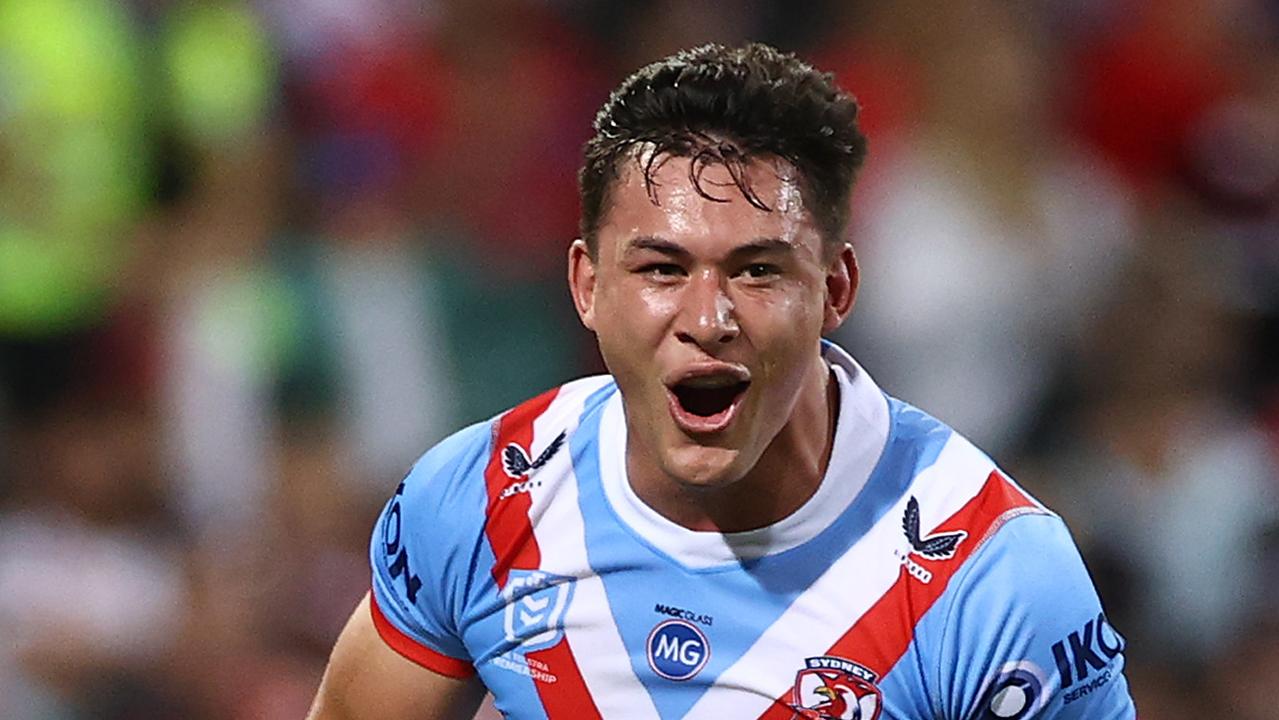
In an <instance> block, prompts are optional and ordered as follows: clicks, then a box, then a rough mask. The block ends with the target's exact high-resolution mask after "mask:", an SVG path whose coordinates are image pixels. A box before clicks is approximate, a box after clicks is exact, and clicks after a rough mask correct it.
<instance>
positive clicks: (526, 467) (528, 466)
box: [502, 431, 566, 478]
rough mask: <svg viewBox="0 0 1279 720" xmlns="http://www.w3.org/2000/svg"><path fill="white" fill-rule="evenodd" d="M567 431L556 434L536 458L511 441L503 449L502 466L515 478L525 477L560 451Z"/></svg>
mask: <svg viewBox="0 0 1279 720" xmlns="http://www.w3.org/2000/svg"><path fill="white" fill-rule="evenodd" d="M565 435H566V433H564V432H562V431H561V432H560V434H559V435H556V436H555V439H554V440H552V441H551V443H550V444H549V445H547V446H546V449H545V450H543V451H542V453H541V454H540V455H538V456H537V459H536V460H533V459H530V458H529V454H528V452H527V451H525V450H524V448H522V447H520V446H519V445H516V444H515V443H511V444H509V445H507V446H506V449H504V450H503V451H502V468H503V469H505V470H506V474H507V475H510V476H511V477H513V478H518V477H523V476H525V475H528V474H529V473H531V472H533V471H534V470H537V469H538V468H540V467H542V466H543V465H545V464H546V463H548V462H550V461H551V458H553V457H555V453H557V452H559V450H560V447H562V446H563V445H564V438H565Z"/></svg>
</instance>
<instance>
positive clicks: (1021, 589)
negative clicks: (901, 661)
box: [933, 515, 1136, 720]
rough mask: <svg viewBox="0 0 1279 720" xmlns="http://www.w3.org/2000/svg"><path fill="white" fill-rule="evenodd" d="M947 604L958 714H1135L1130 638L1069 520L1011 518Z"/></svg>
mask: <svg viewBox="0 0 1279 720" xmlns="http://www.w3.org/2000/svg"><path fill="white" fill-rule="evenodd" d="M957 579H958V581H959V584H958V586H957V588H956V592H955V593H954V595H952V599H951V601H950V605H949V607H948V608H947V617H946V619H945V630H944V636H943V639H942V642H941V645H940V653H941V657H940V658H938V659H937V660H938V662H936V663H935V664H933V667H935V668H936V669H937V672H938V677H937V682H938V684H937V687H939V688H942V695H943V699H942V701H943V703H944V704H945V706H944V707H942V708H938V710H939V716H940V717H944V718H948V719H949V720H987V719H989V720H994V719H996V718H1036V720H1068V719H1074V718H1087V720H1132V719H1133V718H1134V717H1135V716H1136V710H1135V709H1134V707H1133V703H1132V699H1131V698H1130V697H1129V694H1128V686H1127V682H1126V680H1125V678H1124V676H1123V669H1124V655H1123V651H1124V640H1123V638H1122V637H1121V636H1120V634H1119V633H1118V632H1117V631H1116V630H1115V628H1114V627H1113V626H1112V625H1111V624H1110V623H1109V621H1108V620H1107V619H1106V615H1105V613H1104V612H1103V610H1102V607H1101V602H1100V600H1099V599H1098V597H1097V592H1096V590H1095V589H1094V587H1093V582H1092V579H1091V578H1090V577H1089V575H1088V571H1087V569H1086V568H1085V567H1084V563H1083V560H1082V558H1081V557H1080V556H1079V552H1078V550H1077V549H1076V548H1075V545H1074V542H1073V540H1072V539H1071V537H1070V533H1069V532H1068V531H1067V529H1066V526H1065V524H1064V523H1063V522H1062V521H1061V519H1060V518H1058V517H1056V516H1054V515H1028V516H1024V517H1020V518H1016V519H1014V520H1011V521H1010V522H1009V523H1008V524H1007V525H1005V526H1004V527H1002V528H1001V529H1000V530H999V531H998V532H997V533H996V534H995V535H994V536H993V537H991V538H990V539H988V540H987V541H986V543H985V544H984V545H983V546H982V547H981V548H980V549H979V550H978V551H977V552H976V553H975V554H974V555H973V557H972V558H970V559H969V563H968V565H967V566H966V567H965V568H964V570H963V571H962V572H961V574H960V576H959V577H958V578H957Z"/></svg>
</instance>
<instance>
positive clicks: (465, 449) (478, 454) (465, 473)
mask: <svg viewBox="0 0 1279 720" xmlns="http://www.w3.org/2000/svg"><path fill="white" fill-rule="evenodd" d="M615 388H616V386H615V385H614V384H613V382H612V378H611V377H609V376H606V375H598V376H591V377H586V378H581V379H579V380H574V381H572V382H569V383H566V384H564V385H561V386H559V387H556V388H552V389H550V390H547V391H546V392H544V393H541V394H540V395H537V396H536V397H533V398H530V399H528V400H526V401H524V402H522V403H520V404H519V405H516V406H514V407H512V408H510V409H508V410H506V411H503V412H502V413H499V414H498V415H495V416H493V417H491V418H488V419H486V420H483V421H481V422H477V423H475V424H473V425H470V426H468V427H465V428H463V429H461V430H459V431H457V432H455V433H453V434H452V435H450V436H448V437H447V438H445V439H444V440H442V441H440V442H439V443H438V444H436V445H435V446H434V447H432V448H431V449H430V450H428V451H427V452H426V453H425V454H423V455H422V456H421V457H420V458H419V459H418V460H417V462H415V463H414V464H413V467H412V468H411V469H410V470H409V472H408V475H407V476H406V477H405V478H404V481H403V482H402V483H401V486H400V488H398V489H397V493H396V494H397V495H402V496H403V499H404V501H410V500H415V499H418V498H419V497H421V496H429V497H430V498H431V499H433V500H447V499H448V498H450V497H453V496H456V495H458V494H467V493H466V492H465V490H466V488H467V487H468V486H471V485H475V484H477V483H478V484H483V483H484V481H485V476H492V475H494V474H495V473H497V472H500V473H503V474H505V475H507V476H509V477H518V476H519V475H521V474H523V473H522V472H521V471H522V470H526V469H527V468H526V467H524V466H525V465H527V464H532V463H535V462H537V458H538V454H539V451H541V452H546V451H548V450H550V448H551V446H554V447H555V449H556V450H558V448H559V447H561V446H562V445H563V443H564V442H565V441H566V440H567V435H568V433H567V432H564V431H560V432H558V433H552V434H551V435H550V436H547V433H548V432H550V431H551V430H552V429H553V428H574V429H575V428H576V427H577V425H578V422H577V421H578V419H579V418H580V417H581V416H582V415H583V414H584V413H586V412H588V411H590V410H592V409H593V407H594V406H595V405H599V404H601V403H602V399H603V398H606V397H607V395H608V394H611V393H610V392H609V391H611V390H614V389H615ZM539 440H541V441H542V443H541V444H540V445H539V443H538V441H539ZM517 451H518V452H517Z"/></svg>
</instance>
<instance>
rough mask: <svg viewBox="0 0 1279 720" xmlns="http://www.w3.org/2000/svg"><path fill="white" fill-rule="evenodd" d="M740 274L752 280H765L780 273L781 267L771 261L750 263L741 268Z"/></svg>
mask: <svg viewBox="0 0 1279 720" xmlns="http://www.w3.org/2000/svg"><path fill="white" fill-rule="evenodd" d="M741 274H742V275H745V276H746V277H748V278H751V279H752V280H766V279H768V278H773V277H777V276H778V275H781V274H782V269H781V268H780V267H778V266H776V265H773V264H771V263H751V264H750V265H747V266H746V267H744V268H742V272H741Z"/></svg>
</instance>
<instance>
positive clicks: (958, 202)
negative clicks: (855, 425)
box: [841, 2, 1130, 457]
mask: <svg viewBox="0 0 1279 720" xmlns="http://www.w3.org/2000/svg"><path fill="white" fill-rule="evenodd" d="M904 7H907V8H909V6H904ZM935 12H944V13H945V16H944V17H943V18H941V19H939V18H936V17H931V15H930V16H928V17H925V16H924V15H923V14H922V13H920V14H917V15H914V16H911V17H908V18H906V20H911V19H913V20H914V21H916V22H928V23H929V25H928V27H929V28H934V29H932V30H930V31H928V32H925V31H923V30H921V29H919V28H915V29H913V32H915V33H916V34H918V35H919V36H920V40H919V42H920V43H921V45H920V49H921V52H922V53H924V54H923V55H922V57H921V62H920V65H921V70H922V72H923V73H924V81H923V82H924V88H925V90H924V92H925V96H924V97H925V101H924V106H923V115H922V117H921V118H920V120H919V123H918V124H917V125H916V126H915V127H914V128H913V129H912V130H911V131H910V133H909V134H908V135H907V136H904V137H903V138H902V140H901V143H900V144H899V145H898V147H897V148H896V153H895V154H893V155H892V156H891V157H890V158H888V159H887V160H886V161H885V165H886V166H885V165H881V167H880V168H879V170H878V174H877V175H876V176H875V177H874V178H872V179H873V182H872V183H871V184H870V185H869V186H867V187H865V188H863V189H862V190H861V192H862V199H861V203H862V205H863V206H864V208H865V209H864V210H863V211H862V213H861V215H860V220H855V222H857V223H858V224H859V226H860V227H859V229H858V235H857V237H856V238H855V244H856V246H857V250H858V255H859V258H860V265H861V270H862V282H861V289H860V291H859V297H858V305H857V309H856V311H855V312H854V313H853V315H852V317H851V318H850V321H849V323H847V324H846V325H845V328H844V329H843V330H842V331H841V332H842V333H843V335H844V337H845V338H847V340H848V346H849V347H850V348H851V349H852V351H853V352H854V353H856V354H857V355H858V357H860V358H863V361H864V362H865V363H866V365H867V368H868V369H869V370H870V371H871V372H873V373H875V374H876V377H878V378H880V382H882V383H883V384H884V387H885V388H886V389H888V391H889V392H891V393H893V394H896V395H898V396H900V397H902V398H904V399H905V400H907V401H908V402H912V403H917V404H919V405H920V406H922V407H926V408H929V410H930V412H934V413H936V414H937V415H938V417H940V418H941V419H942V420H943V421H945V422H948V423H950V424H952V425H953V426H954V427H955V428H956V429H958V430H960V431H961V432H963V433H965V434H966V435H968V436H970V437H972V438H974V439H975V440H976V441H977V442H978V443H979V444H981V445H983V446H984V447H988V448H990V449H991V451H992V452H993V453H994V454H995V456H996V457H1008V456H1009V455H1010V453H1011V451H1012V450H1015V449H1017V448H1018V447H1019V445H1020V444H1021V443H1022V442H1024V441H1025V440H1026V433H1027V431H1028V430H1029V428H1030V427H1031V425H1032V423H1033V421H1034V420H1035V417H1036V413H1037V412H1038V409H1039V405H1040V403H1041V402H1042V401H1043V399H1044V397H1045V395H1046V393H1047V391H1048V389H1049V388H1050V387H1051V386H1052V383H1053V379H1054V377H1055V375H1056V373H1057V372H1058V371H1059V370H1060V368H1061V363H1062V361H1063V360H1064V359H1065V358H1066V357H1067V353H1068V352H1069V351H1070V349H1071V347H1072V346H1073V345H1074V344H1075V343H1076V342H1077V338H1078V337H1079V335H1080V333H1081V331H1083V330H1084V329H1085V328H1086V327H1087V325H1088V323H1089V321H1090V319H1091V318H1092V316H1093V315H1094V313H1095V308H1096V307H1098V306H1099V305H1100V304H1101V303H1103V302H1104V301H1105V298H1106V295H1107V293H1108V292H1109V290H1110V287H1111V284H1112V282H1113V280H1114V272H1115V270H1116V268H1117V267H1119V265H1120V261H1121V258H1122V257H1123V256H1124V254H1125V253H1126V251H1127V245H1128V242H1129V237H1128V236H1129V232H1130V228H1129V208H1128V206H1127V204H1126V200H1125V198H1124V195H1123V194H1122V192H1121V191H1120V189H1119V188H1118V187H1116V186H1115V185H1114V183H1112V182H1111V181H1110V179H1109V178H1108V177H1107V175H1106V173H1105V172H1104V171H1103V170H1102V169H1101V168H1100V167H1099V166H1098V165H1097V163H1096V162H1095V161H1093V160H1092V159H1091V158H1089V157H1088V156H1087V155H1085V154H1083V153H1081V152H1079V151H1078V150H1077V149H1075V148H1074V147H1072V146H1071V145H1070V144H1069V143H1067V142H1063V141H1062V140H1061V139H1060V138H1055V137H1054V136H1053V135H1052V134H1051V131H1052V128H1053V127H1054V125H1053V123H1052V118H1051V117H1050V116H1049V115H1048V113H1049V111H1050V105H1049V103H1048V101H1047V94H1048V92H1049V90H1050V87H1051V77H1052V76H1051V74H1050V72H1049V70H1050V68H1051V65H1050V64H1049V59H1048V58H1046V57H1044V56H1043V51H1042V50H1041V49H1039V46H1038V45H1036V44H1035V42H1034V35H1033V28H1032V27H1031V26H1030V25H1028V24H1027V22H1026V19H1025V18H1023V17H1020V16H1018V15H1017V14H1016V13H1014V12H1013V11H1012V10H1011V9H1009V8H1008V7H1007V6H1005V5H1003V4H1001V3H997V2H973V3H965V4H962V5H957V6H950V7H949V8H948V9H947V10H945V11H940V10H938V11H935ZM901 24H903V23H899V25H901ZM905 24H906V26H907V27H909V23H905ZM955 26H962V27H965V28H968V29H969V31H968V32H965V33H964V34H963V35H961V36H958V37H956V36H953V35H951V34H950V33H947V32H944V31H943V30H942V29H941V28H949V27H955ZM871 140H872V142H873V141H874V138H871Z"/></svg>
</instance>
